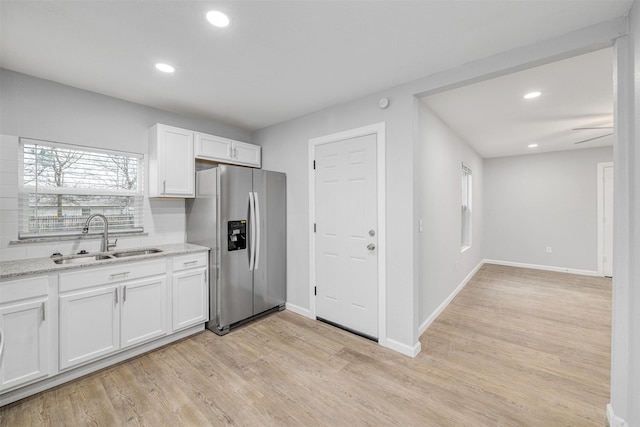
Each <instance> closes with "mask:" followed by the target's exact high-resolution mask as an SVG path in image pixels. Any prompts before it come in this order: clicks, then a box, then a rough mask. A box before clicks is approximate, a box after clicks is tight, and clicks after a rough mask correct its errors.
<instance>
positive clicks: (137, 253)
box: [111, 249, 162, 258]
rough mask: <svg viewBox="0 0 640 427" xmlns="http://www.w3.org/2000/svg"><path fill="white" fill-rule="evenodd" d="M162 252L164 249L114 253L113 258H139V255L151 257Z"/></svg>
mask: <svg viewBox="0 0 640 427" xmlns="http://www.w3.org/2000/svg"><path fill="white" fill-rule="evenodd" d="M159 252H162V249H141V250H133V251H122V252H113V253H111V255H112V256H114V257H116V258H123V257H128V256H138V255H151V254H157V253H159Z"/></svg>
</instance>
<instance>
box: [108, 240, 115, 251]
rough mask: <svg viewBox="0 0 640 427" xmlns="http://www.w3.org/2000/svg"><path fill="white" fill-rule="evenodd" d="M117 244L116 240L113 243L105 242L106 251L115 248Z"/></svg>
mask: <svg viewBox="0 0 640 427" xmlns="http://www.w3.org/2000/svg"><path fill="white" fill-rule="evenodd" d="M117 243H118V239H116V240H114V241H113V243H109V242H107V251H109V249H113V248H115V247H116V244H117Z"/></svg>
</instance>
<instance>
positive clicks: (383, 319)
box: [308, 122, 387, 346]
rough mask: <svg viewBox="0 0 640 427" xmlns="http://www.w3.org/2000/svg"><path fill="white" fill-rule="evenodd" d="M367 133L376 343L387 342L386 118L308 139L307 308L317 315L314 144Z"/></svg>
mask: <svg viewBox="0 0 640 427" xmlns="http://www.w3.org/2000/svg"><path fill="white" fill-rule="evenodd" d="M366 135H376V182H377V185H376V192H377V199H378V200H377V210H378V225H377V228H378V245H377V249H378V272H377V273H378V274H377V276H378V344H380V345H382V346H386V344H387V326H386V325H387V311H386V307H387V296H386V295H387V292H386V291H387V281H386V267H387V265H386V259H387V257H386V250H387V249H386V248H387V245H386V215H385V206H386V191H385V190H386V185H385V183H386V174H385V165H386V158H385V152H386V150H385V122H380V123H375V124H372V125H368V126H363V127H359V128H356V129H350V130H346V131H342V132H338V133H333V134H330V135H325V136H320V137H316V138H311V139H309V163H308V168H309V310H310V312H311V318H313V319H315V318H316V295H315V293H314V287H315V283H316V263H315V259H316V235H315V232H314V231H313V226H314V224H315V222H316V221H315V212H316V201H315V200H316V175H315V172H314V167H313V162H314V160H315V153H316V147H317V146H318V145H322V144H330V143H332V142H338V141H342V140H345V139H350V138H357V137H360V136H366Z"/></svg>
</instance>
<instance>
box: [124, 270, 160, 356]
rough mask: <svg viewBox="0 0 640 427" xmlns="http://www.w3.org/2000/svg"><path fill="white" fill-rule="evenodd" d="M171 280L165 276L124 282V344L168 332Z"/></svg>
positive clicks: (141, 340)
mask: <svg viewBox="0 0 640 427" xmlns="http://www.w3.org/2000/svg"><path fill="white" fill-rule="evenodd" d="M166 287H167V280H166V278H165V276H161V277H155V278H150V279H144V280H138V281H135V282H129V283H126V284H123V285H122V305H121V306H120V310H121V317H120V318H121V320H122V324H121V331H122V334H121V337H120V346H121V347H122V348H125V347H129V346H132V345H136V344H139V343H141V342H145V341H148V340H150V339H153V338H157V337H161V336H163V335H165V334H166V333H167V326H166V324H167V321H166V318H167V316H166V315H167V309H166V307H167V304H166V295H167V291H166Z"/></svg>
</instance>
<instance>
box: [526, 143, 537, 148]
mask: <svg viewBox="0 0 640 427" xmlns="http://www.w3.org/2000/svg"><path fill="white" fill-rule="evenodd" d="M537 146H538V144H529V145H527V147H529V148H536V147H537Z"/></svg>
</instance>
